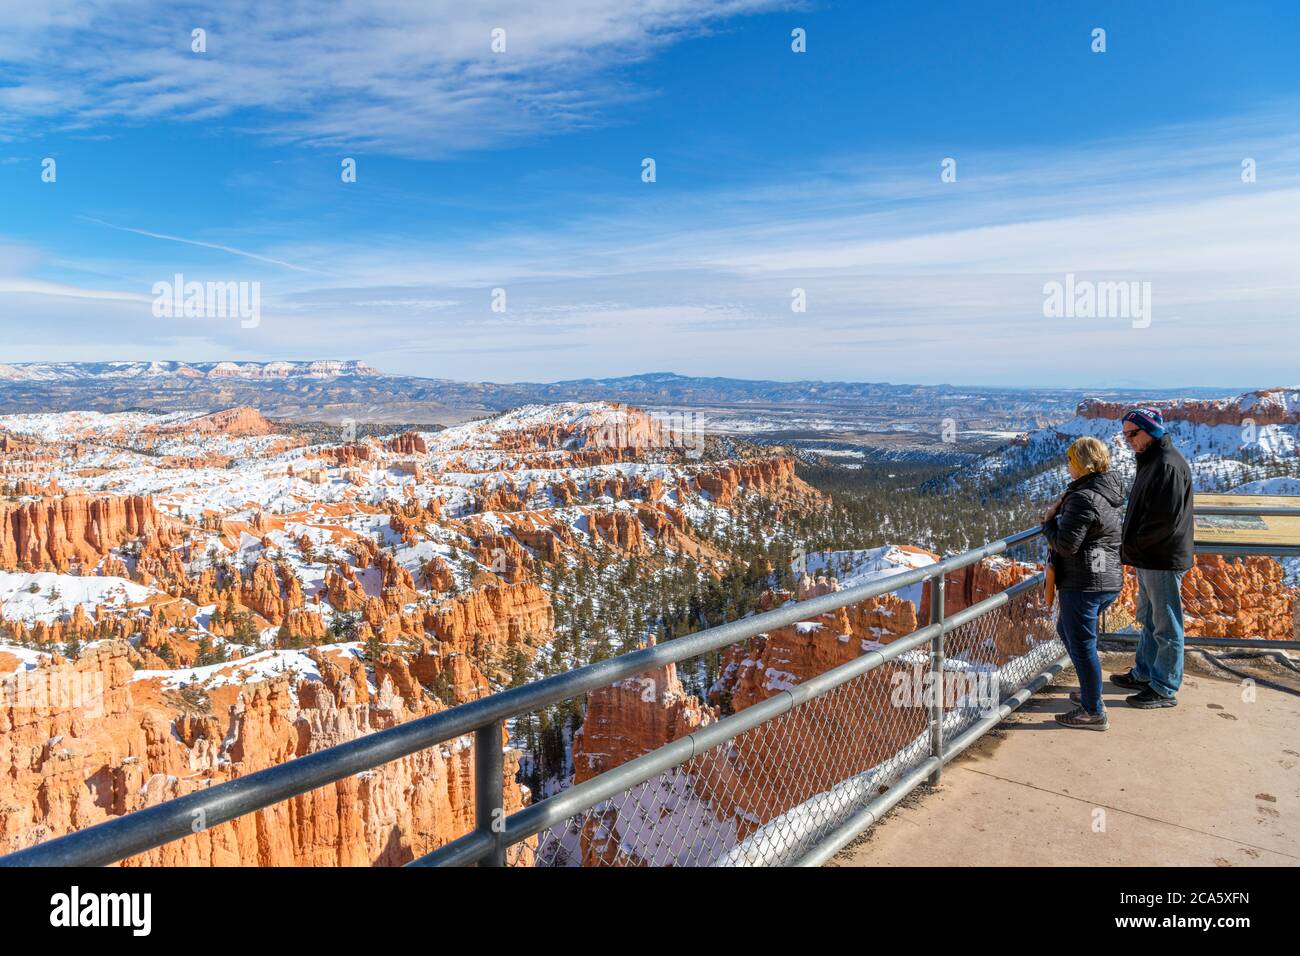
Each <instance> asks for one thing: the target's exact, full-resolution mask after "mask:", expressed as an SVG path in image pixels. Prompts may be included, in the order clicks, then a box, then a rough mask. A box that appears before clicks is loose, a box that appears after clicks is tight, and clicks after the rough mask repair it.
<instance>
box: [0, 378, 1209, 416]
mask: <svg viewBox="0 0 1300 956" xmlns="http://www.w3.org/2000/svg"><path fill="white" fill-rule="evenodd" d="M1223 394H1224V390H1222V389H1217V390H1216V389H1206V388H1189V389H1178V390H1152V391H1143V392H1139V391H1131V390H1115V389H1111V390H1106V389H1102V390H1087V391H1085V390H1082V389H1074V388H1030V389H1016V388H995V387H966V386H957V385H912V384H892V383H888V382H824V381H799V382H780V381H771V380H751V379H736V378H723V377H716V376H714V377H698V376H688V375H680V374H677V373H674V372H649V373H644V374H640V375H627V376H620V377H613V378H585V379H570V380H566V381H558V382H506V383H497V382H473V381H454V380H451V379H445V378H421V377H416V376H409V375H388V374H385V373H383V372H380V371H379V370H377V369H375V368H374V367H372V366H370V365H368V364H366V363H365V362H361V361H342V360H317V361H276V362H239V361H226V362H183V361H156V362H21V363H8V364H0V413H8V414H12V413H33V412H57V411H70V410H74V409H80V410H86V411H100V412H115V411H127V410H134V409H146V410H159V411H168V412H170V411H198V410H206V411H217V410H220V409H224V408H230V407H232V406H238V405H249V406H252V407H254V408H257V409H258V410H259V411H261V412H262V413H263V414H265V415H267V416H268V417H271V418H285V419H295V420H316V421H333V422H337V421H340V420H341V419H344V418H351V419H355V420H357V421H372V422H411V423H414V422H425V423H431V424H454V423H456V422H460V421H465V420H466V419H468V418H474V417H479V416H482V415H484V414H491V413H494V412H499V411H505V410H507V409H511V408H517V407H519V406H522V405H529V404H554V403H558V402H588V401H614V402H623V403H627V404H631V405H637V406H640V407H647V408H654V407H679V408H700V409H708V410H710V413H711V417H712V413H713V412H714V411H719V410H721V411H724V412H727V413H729V414H731V415H732V416H733V417H740V418H746V417H752V416H753V415H755V414H756V413H755V411H754V410H768V411H771V410H780V411H781V413H782V414H783V415H784V418H782V419H781V420H780V422H779V423H778V424H776V425H773V428H774V429H775V430H781V429H786V428H788V429H792V430H793V431H794V432H798V431H800V430H805V429H806V428H807V427H808V426H809V423H810V422H813V420H817V421H821V420H822V419H824V418H826V417H828V416H829V417H832V418H835V419H837V423H838V425H839V426H840V427H842V428H849V429H853V428H857V427H859V426H860V427H861V428H863V429H865V430H872V431H884V430H889V429H891V428H895V429H896V428H898V427H900V426H906V427H907V429H908V430H912V431H927V432H935V433H937V432H938V431H939V430H940V427H941V423H942V422H944V421H946V420H947V419H949V418H951V419H954V420H957V421H959V422H961V427H962V428H986V429H988V428H992V429H1012V430H1027V429H1032V428H1037V427H1040V426H1042V425H1045V424H1047V423H1049V422H1053V421H1061V420H1063V419H1066V418H1068V417H1070V415H1071V414H1072V413H1073V412H1074V410H1075V407H1076V405H1077V403H1078V402H1079V401H1080V400H1081V399H1083V398H1085V397H1089V396H1091V397H1094V398H1097V399H1101V400H1106V401H1114V402H1139V401H1140V402H1147V401H1154V400H1157V399H1160V398H1164V397H1178V398H1189V397H1213V398H1217V397H1219V396H1221V395H1223ZM760 417H761V416H760ZM768 418H769V419H770V418H771V416H768ZM766 421H767V419H765V422H766ZM765 427H766V425H765Z"/></svg>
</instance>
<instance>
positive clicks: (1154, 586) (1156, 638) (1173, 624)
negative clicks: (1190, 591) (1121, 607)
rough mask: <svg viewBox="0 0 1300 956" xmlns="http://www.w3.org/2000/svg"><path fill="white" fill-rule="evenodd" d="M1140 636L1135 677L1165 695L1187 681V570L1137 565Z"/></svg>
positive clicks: (1176, 691) (1171, 693) (1175, 690)
mask: <svg viewBox="0 0 1300 956" xmlns="http://www.w3.org/2000/svg"><path fill="white" fill-rule="evenodd" d="M1135 570H1136V571H1137V579H1138V596H1137V622H1138V624H1139V625H1140V626H1141V628H1142V636H1141V637H1139V638H1138V646H1137V657H1136V658H1135V660H1134V662H1133V676H1134V677H1136V678H1137V679H1138V680H1143V681H1146V682H1147V683H1148V684H1150V685H1151V689H1152V690H1154V691H1155V692H1156V693H1157V694H1160V695H1161V696H1162V697H1173V696H1174V695H1175V694H1177V693H1178V688H1179V687H1180V686H1182V683H1183V575H1185V574H1186V573H1187V572H1186V571H1150V570H1147V569H1146V568H1136V569H1135Z"/></svg>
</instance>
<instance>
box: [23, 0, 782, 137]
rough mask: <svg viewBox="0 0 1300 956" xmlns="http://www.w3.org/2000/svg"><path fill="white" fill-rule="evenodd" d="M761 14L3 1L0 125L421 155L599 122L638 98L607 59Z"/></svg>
mask: <svg viewBox="0 0 1300 956" xmlns="http://www.w3.org/2000/svg"><path fill="white" fill-rule="evenodd" d="M775 5H776V4H775V2H774V0H640V2H638V3H635V4H629V3H627V2H625V0H570V2H567V3H563V4H549V3H548V4H539V3H534V2H531V0H479V2H476V3H474V4H470V5H467V4H465V3H463V2H459V0H422V2H388V3H378V4H373V3H368V4H339V3H333V2H327V0H308V2H302V3H295V4H292V5H287V6H286V5H280V6H277V7H276V8H274V9H273V10H272V9H270V8H267V7H266V6H265V5H264V4H261V3H258V2H255V0H229V2H226V3H223V4H221V5H220V6H212V5H209V4H199V3H187V2H182V3H169V2H153V0H119V2H115V3H86V2H84V0H46V2H44V3H41V4H32V3H30V2H27V0H0V21H2V22H4V24H5V32H4V34H3V35H0V63H3V64H4V66H5V72H6V73H7V74H8V77H7V79H8V82H7V83H6V84H5V85H3V86H0V112H3V113H4V114H6V116H5V118H4V119H3V120H0V124H3V126H0V133H3V132H8V133H10V134H11V135H12V134H13V133H14V132H15V130H25V129H29V128H31V127H33V126H41V127H48V126H51V125H53V126H55V127H65V128H66V127H81V128H85V127H91V126H97V125H103V124H107V123H114V122H122V121H125V122H127V123H130V122H141V121H148V120H154V119H159V118H166V119H173V120H178V121H195V120H198V121H205V120H206V121H211V120H213V119H220V120H224V121H226V122H228V123H230V124H231V125H234V126H236V127H238V126H240V125H241V124H246V125H248V127H249V128H250V129H253V130H254V131H255V132H256V133H257V134H258V135H261V136H264V137H269V138H271V139H273V140H277V141H285V142H295V143H303V144H310V145H317V146H329V147H335V146H347V147H349V148H353V149H374V150H378V151H387V152H390V153H394V154H401V155H407V156H418V157H422V158H429V157H432V156H438V155H446V154H448V153H454V152H457V151H460V150H465V149H476V148H484V147H488V146H493V145H497V144H499V143H501V142H503V141H510V140H514V139H516V138H518V137H520V136H524V135H534V134H540V133H550V132H555V131H559V130H563V129H571V128H575V127H578V126H582V125H590V124H593V123H597V122H601V121H602V119H603V118H607V116H606V114H604V112H603V111H605V110H608V109H609V108H610V107H612V106H614V105H616V104H618V103H621V102H626V101H628V100H630V99H633V98H636V97H640V96H644V95H646V93H647V91H645V90H640V89H637V88H634V87H631V86H629V85H627V84H626V82H624V81H622V80H620V79H619V78H618V77H617V76H615V75H612V73H611V68H612V67H615V66H621V65H625V64H627V63H630V62H634V61H636V60H638V59H640V58H643V57H645V56H648V55H649V54H651V53H652V52H654V51H655V50H657V49H660V48H662V47H663V46H664V45H665V44H669V43H672V42H675V41H677V40H679V39H681V38H682V37H684V36H689V35H692V34H695V33H698V32H700V31H702V30H707V29H709V28H710V26H711V25H713V24H716V23H718V22H720V21H722V20H725V19H726V18H728V17H732V16H735V15H738V14H742V13H747V12H752V11H754V10H758V9H763V8H767V7H771V6H775ZM780 5H781V6H784V7H790V6H792V4H791V3H789V2H786V3H782V4H780ZM194 29H203V30H206V43H207V50H206V52H204V53H195V52H193V51H192V49H191V33H192V31H193V30H194ZM497 29H501V30H504V31H505V50H504V52H494V51H493V49H492V46H491V42H492V31H493V30H497ZM253 110H255V111H258V115H257V119H256V122H253V121H252V119H251V118H250V116H249V114H248V111H253ZM5 127H7V129H6V128H5Z"/></svg>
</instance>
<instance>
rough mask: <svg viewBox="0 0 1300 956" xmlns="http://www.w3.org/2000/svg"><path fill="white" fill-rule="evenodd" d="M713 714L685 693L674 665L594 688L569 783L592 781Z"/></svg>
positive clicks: (577, 738) (715, 714)
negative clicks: (571, 780) (607, 685)
mask: <svg viewBox="0 0 1300 956" xmlns="http://www.w3.org/2000/svg"><path fill="white" fill-rule="evenodd" d="M717 718H718V710H717V708H716V707H708V706H705V705H704V704H701V703H700V700H699V698H698V697H694V696H691V695H689V694H687V693H686V691H685V690H684V689H683V687H682V683H681V681H680V680H678V678H677V665H675V664H668V665H666V666H664V667H661V668H659V669H657V670H654V671H651V672H650V673H648V674H646V675H644V676H641V677H631V678H628V679H627V680H623V681H619V682H618V683H617V684H612V685H611V686H609V687H602V688H600V689H599V690H595V691H592V692H591V694H589V695H588V698H587V713H586V716H585V718H584V719H583V722H582V727H581V728H579V730H578V731H577V732H576V733H575V734H574V737H573V773H574V776H573V782H574V783H575V784H578V783H582V782H583V781H585V780H590V779H591V778H592V777H595V776H597V775H598V774H602V773H604V772H605V771H606V770H612V769H613V768H614V767H617V766H619V765H620V764H624V763H627V761H629V760H631V759H632V758H634V757H639V756H641V755H642V754H644V753H649V752H650V751H651V750H654V749H656V748H658V747H662V746H663V745H664V744H665V743H668V742H669V741H671V740H676V739H677V738H678V737H683V736H685V735H686V734H689V733H691V732H692V731H693V730H695V729H696V728H698V727H702V726H704V725H706V724H710V723H712V722H713V721H715V720H717Z"/></svg>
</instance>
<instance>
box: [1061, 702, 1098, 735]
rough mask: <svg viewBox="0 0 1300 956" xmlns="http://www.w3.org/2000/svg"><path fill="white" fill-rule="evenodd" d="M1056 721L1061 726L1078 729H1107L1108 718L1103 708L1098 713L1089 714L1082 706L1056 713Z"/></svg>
mask: <svg viewBox="0 0 1300 956" xmlns="http://www.w3.org/2000/svg"><path fill="white" fill-rule="evenodd" d="M1056 722H1057V723H1058V724H1060V725H1062V726H1063V727H1078V728H1079V729H1080V730H1108V729H1109V728H1110V718H1109V717H1107V716H1106V712H1105V711H1104V710H1103V711H1102V712H1101V713H1100V714H1090V713H1088V712H1087V711H1086V710H1084V709H1083V708H1082V707H1076V708H1074V710H1072V711H1070V712H1069V713H1068V714H1057V715H1056Z"/></svg>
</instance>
